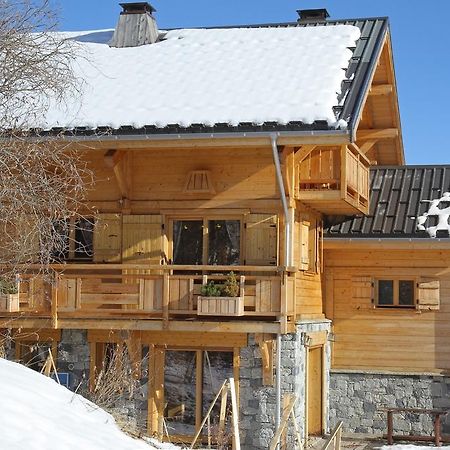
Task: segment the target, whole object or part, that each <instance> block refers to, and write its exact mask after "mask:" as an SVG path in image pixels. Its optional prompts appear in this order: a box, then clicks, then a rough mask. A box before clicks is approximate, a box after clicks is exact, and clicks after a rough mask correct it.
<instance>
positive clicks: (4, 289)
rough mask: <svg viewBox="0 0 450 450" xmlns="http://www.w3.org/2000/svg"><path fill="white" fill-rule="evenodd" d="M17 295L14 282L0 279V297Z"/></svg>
mask: <svg viewBox="0 0 450 450" xmlns="http://www.w3.org/2000/svg"><path fill="white" fill-rule="evenodd" d="M6 294H17V283H16V282H15V281H11V280H6V279H0V295H6Z"/></svg>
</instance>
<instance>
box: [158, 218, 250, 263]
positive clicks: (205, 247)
mask: <svg viewBox="0 0 450 450" xmlns="http://www.w3.org/2000/svg"><path fill="white" fill-rule="evenodd" d="M178 220H180V221H181V220H186V221H188V220H193V221H195V220H197V221H202V222H203V252H202V265H203V266H207V265H209V264H208V258H209V221H210V220H234V221H238V222H239V224H240V226H239V233H240V234H239V264H237V265H239V266H242V265H244V259H245V257H244V241H245V236H244V233H245V226H244V214H242V215H238V214H230V215H227V214H204V215H203V214H202V215H200V214H199V215H194V214H192V215H181V214H177V215H171V216H168V217H167V221H166V223H167V222H168V227H167V228H168V231H167V243H168V254H169V260H170V262H171V263H172V262H173V228H174V227H173V225H174V222H176V221H178ZM230 267H233V266H230Z"/></svg>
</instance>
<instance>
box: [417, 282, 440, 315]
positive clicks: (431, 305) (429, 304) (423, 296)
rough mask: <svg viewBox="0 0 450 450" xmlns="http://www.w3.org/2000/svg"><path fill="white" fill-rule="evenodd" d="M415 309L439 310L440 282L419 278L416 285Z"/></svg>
mask: <svg viewBox="0 0 450 450" xmlns="http://www.w3.org/2000/svg"><path fill="white" fill-rule="evenodd" d="M416 307H417V309H419V310H430V311H435V310H439V307H440V282H439V280H437V279H436V278H427V277H422V278H420V280H419V282H418V283H417V305H416Z"/></svg>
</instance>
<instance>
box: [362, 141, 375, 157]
mask: <svg viewBox="0 0 450 450" xmlns="http://www.w3.org/2000/svg"><path fill="white" fill-rule="evenodd" d="M376 143H377V141H376V140H373V139H372V140H370V141H366V142H364V143H363V144H362V145H361V146H360V147H359V151H360V152H361V153H362V154H363V155H365V154H366V153H368V152H369V151H370V150H372V147H373V146H374V145H375V144H376Z"/></svg>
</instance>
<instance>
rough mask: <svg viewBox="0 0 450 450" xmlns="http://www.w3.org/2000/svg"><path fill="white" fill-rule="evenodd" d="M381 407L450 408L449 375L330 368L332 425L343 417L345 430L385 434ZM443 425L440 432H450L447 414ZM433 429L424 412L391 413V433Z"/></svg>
mask: <svg viewBox="0 0 450 450" xmlns="http://www.w3.org/2000/svg"><path fill="white" fill-rule="evenodd" d="M382 407H399V408H402V407H405V408H450V378H449V377H443V376H429V375H410V374H404V375H402V374H398V375H397V374H395V375H393V374H375V373H348V372H339V371H332V373H331V382H330V420H331V426H334V425H335V424H336V423H337V422H339V421H340V420H342V421H343V422H344V432H347V433H367V434H375V435H380V434H384V433H386V429H387V425H386V413H385V412H382V411H380V408H382ZM442 425H443V428H442V429H443V432H444V433H450V417H448V418H444V419H443V421H442ZM432 432H433V422H432V419H431V417H430V416H429V415H427V414H420V415H417V414H407V415H398V414H394V433H403V434H431V433H432Z"/></svg>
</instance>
